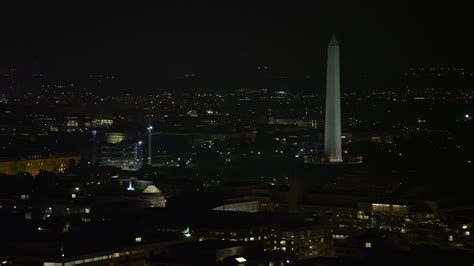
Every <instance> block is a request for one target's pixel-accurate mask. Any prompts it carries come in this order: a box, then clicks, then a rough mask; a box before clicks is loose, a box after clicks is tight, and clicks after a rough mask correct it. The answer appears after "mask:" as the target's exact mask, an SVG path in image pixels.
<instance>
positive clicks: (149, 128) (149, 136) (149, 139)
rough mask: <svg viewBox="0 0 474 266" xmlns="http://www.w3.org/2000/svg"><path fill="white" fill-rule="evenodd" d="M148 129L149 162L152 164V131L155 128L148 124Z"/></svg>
mask: <svg viewBox="0 0 474 266" xmlns="http://www.w3.org/2000/svg"><path fill="white" fill-rule="evenodd" d="M147 130H148V164H149V165H151V131H152V130H153V127H152V126H148V127H147Z"/></svg>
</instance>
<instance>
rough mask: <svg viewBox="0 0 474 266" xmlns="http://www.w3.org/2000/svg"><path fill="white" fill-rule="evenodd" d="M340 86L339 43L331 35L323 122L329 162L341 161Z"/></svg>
mask: <svg viewBox="0 0 474 266" xmlns="http://www.w3.org/2000/svg"><path fill="white" fill-rule="evenodd" d="M340 87H341V84H340V69H339V44H338V42H337V40H336V36H334V35H333V36H332V38H331V41H330V42H329V46H328V64H327V79H326V119H325V122H324V153H325V155H326V157H327V159H328V160H329V161H330V162H342V146H341V145H342V144H341V96H340V90H341V88H340Z"/></svg>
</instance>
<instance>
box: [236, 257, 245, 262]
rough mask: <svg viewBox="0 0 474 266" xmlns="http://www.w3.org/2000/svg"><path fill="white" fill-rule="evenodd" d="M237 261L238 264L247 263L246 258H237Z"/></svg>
mask: <svg viewBox="0 0 474 266" xmlns="http://www.w3.org/2000/svg"><path fill="white" fill-rule="evenodd" d="M235 260H236V261H237V262H238V263H244V262H246V261H247V260H246V259H245V258H244V257H237V258H235Z"/></svg>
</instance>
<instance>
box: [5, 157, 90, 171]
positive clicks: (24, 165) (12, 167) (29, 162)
mask: <svg viewBox="0 0 474 266" xmlns="http://www.w3.org/2000/svg"><path fill="white" fill-rule="evenodd" d="M80 159H81V157H80V156H79V155H76V154H51V155H30V156H26V157H20V158H11V159H3V160H0V173H3V174H7V175H16V174H18V173H21V172H25V173H29V174H31V175H33V176H35V175H37V174H39V173H40V172H41V171H46V172H51V173H62V172H64V171H65V170H66V169H68V168H69V167H70V166H71V165H77V164H78V163H79V161H80Z"/></svg>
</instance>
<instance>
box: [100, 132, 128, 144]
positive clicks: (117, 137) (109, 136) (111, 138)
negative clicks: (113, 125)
mask: <svg viewBox="0 0 474 266" xmlns="http://www.w3.org/2000/svg"><path fill="white" fill-rule="evenodd" d="M105 138H106V142H107V143H109V144H117V143H121V142H123V141H125V140H127V134H125V133H118V132H111V133H105Z"/></svg>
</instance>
